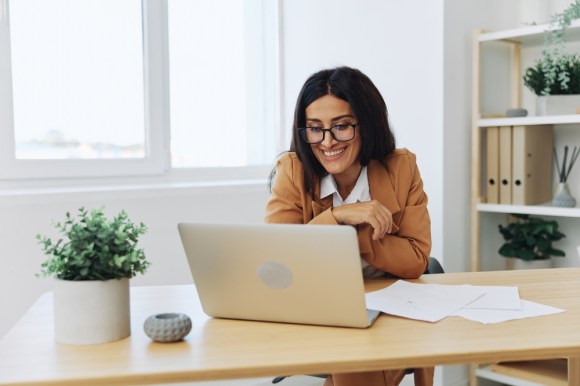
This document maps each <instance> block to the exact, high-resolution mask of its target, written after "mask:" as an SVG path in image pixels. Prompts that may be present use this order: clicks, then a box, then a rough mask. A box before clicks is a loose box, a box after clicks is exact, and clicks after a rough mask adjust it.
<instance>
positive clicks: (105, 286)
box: [54, 278, 131, 344]
mask: <svg viewBox="0 0 580 386" xmlns="http://www.w3.org/2000/svg"><path fill="white" fill-rule="evenodd" d="M54 334H55V339H56V341H58V342H61V343H68V344H99V343H107V342H112V341H115V340H119V339H123V338H126V337H128V336H129V335H131V313H130V304H129V279H127V278H125V279H118V280H117V279H113V280H105V281H99V280H95V281H92V280H90V281H69V280H58V279H57V280H56V281H55V286H54Z"/></svg>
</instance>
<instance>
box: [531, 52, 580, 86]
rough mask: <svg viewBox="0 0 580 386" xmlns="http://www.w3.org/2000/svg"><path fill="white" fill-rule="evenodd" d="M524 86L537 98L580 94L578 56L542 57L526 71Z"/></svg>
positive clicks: (579, 59) (579, 58)
mask: <svg viewBox="0 0 580 386" xmlns="http://www.w3.org/2000/svg"><path fill="white" fill-rule="evenodd" d="M524 85H525V86H526V87H527V88H529V89H530V90H531V91H532V92H533V93H534V94H536V95H538V96H545V95H565V94H580V55H577V54H562V55H554V54H546V55H544V56H543V57H542V58H541V59H539V60H537V61H536V63H535V64H534V65H533V66H531V67H528V68H527V69H526V71H525V73H524Z"/></svg>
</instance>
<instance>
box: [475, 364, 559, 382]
mask: <svg viewBox="0 0 580 386" xmlns="http://www.w3.org/2000/svg"><path fill="white" fill-rule="evenodd" d="M475 373H476V375H477V376H478V377H480V378H485V379H489V380H492V381H496V382H501V383H504V384H507V385H511V386H543V385H550V386H565V385H568V372H567V363H566V360H565V359H551V360H541V361H523V362H505V363H496V364H492V365H488V366H485V367H480V368H478V369H477V370H475Z"/></svg>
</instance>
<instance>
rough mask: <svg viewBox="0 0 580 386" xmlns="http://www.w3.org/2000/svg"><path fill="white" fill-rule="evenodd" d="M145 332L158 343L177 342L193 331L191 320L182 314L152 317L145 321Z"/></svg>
mask: <svg viewBox="0 0 580 386" xmlns="http://www.w3.org/2000/svg"><path fill="white" fill-rule="evenodd" d="M143 330H144V331H145V334H146V335H147V336H148V337H150V338H151V339H153V340H154V341H156V342H165V343H166V342H177V341H180V340H182V339H183V338H185V336H186V335H187V334H189V332H190V331H191V319H190V318H189V316H187V315H185V314H180V313H165V314H156V315H151V316H150V317H148V318H147V319H146V320H145V323H144V324H143Z"/></svg>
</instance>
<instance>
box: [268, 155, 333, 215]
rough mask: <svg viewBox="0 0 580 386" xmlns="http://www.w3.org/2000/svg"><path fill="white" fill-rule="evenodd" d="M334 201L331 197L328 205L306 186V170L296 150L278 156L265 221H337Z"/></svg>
mask: <svg viewBox="0 0 580 386" xmlns="http://www.w3.org/2000/svg"><path fill="white" fill-rule="evenodd" d="M330 204H331V201H329V205H328V207H324V206H323V205H321V204H320V203H317V202H315V201H313V200H312V197H311V196H310V194H309V193H308V192H306V191H305V190H304V172H303V169H302V164H301V162H300V161H299V160H298V158H297V157H296V155H295V154H293V153H287V154H284V155H283V156H281V157H280V159H278V161H277V162H276V174H275V177H274V181H273V183H272V192H271V195H270V199H269V200H268V203H267V204H266V215H265V219H264V220H265V222H267V223H281V224H330V225H336V224H338V223H337V221H336V219H335V218H334V215H333V214H332V208H331V205H330Z"/></svg>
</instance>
